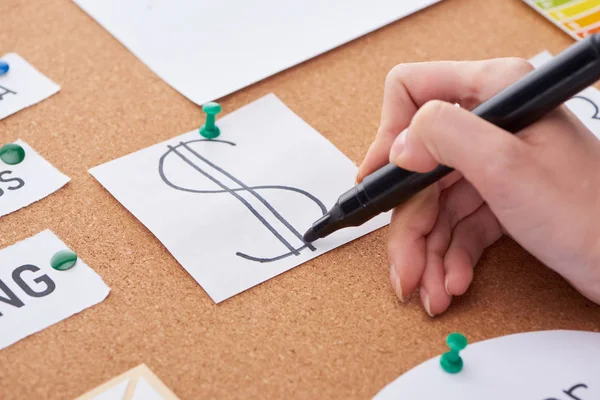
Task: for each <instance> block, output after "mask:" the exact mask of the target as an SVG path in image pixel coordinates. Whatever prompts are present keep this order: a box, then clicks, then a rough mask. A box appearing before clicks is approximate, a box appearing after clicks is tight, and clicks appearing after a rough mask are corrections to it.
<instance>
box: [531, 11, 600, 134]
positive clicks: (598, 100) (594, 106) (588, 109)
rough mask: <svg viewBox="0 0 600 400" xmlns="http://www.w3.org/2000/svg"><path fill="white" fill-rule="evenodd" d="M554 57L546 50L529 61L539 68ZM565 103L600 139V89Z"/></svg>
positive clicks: (593, 89) (582, 92)
mask: <svg viewBox="0 0 600 400" xmlns="http://www.w3.org/2000/svg"><path fill="white" fill-rule="evenodd" d="M599 4H600V3H599ZM552 58H553V56H552V54H551V53H550V52H548V51H544V52H542V53H540V54H538V55H536V56H535V57H533V58H531V59H530V60H529V62H531V64H532V65H533V66H534V67H536V68H537V67H539V66H541V65H543V64H545V63H547V62H548V61H550V60H552ZM565 104H566V106H567V107H568V108H569V109H570V110H571V111H572V112H573V114H575V115H576V116H577V117H578V118H579V119H580V120H581V121H582V122H583V123H584V124H585V126H587V127H588V129H589V130H590V131H592V133H593V134H594V135H596V137H597V138H598V139H600V108H599V107H600V91H599V90H598V89H596V88H595V87H593V86H590V87H588V88H587V89H584V90H583V91H581V92H580V93H579V94H577V95H576V96H574V97H573V98H572V99H571V100H569V101H567V102H566V103H565Z"/></svg>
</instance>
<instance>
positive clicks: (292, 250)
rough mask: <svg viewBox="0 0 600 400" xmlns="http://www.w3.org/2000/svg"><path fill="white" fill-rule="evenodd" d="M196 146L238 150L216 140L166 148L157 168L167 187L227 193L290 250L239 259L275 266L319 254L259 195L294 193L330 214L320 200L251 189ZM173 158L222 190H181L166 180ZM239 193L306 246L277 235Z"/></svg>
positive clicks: (269, 187)
mask: <svg viewBox="0 0 600 400" xmlns="http://www.w3.org/2000/svg"><path fill="white" fill-rule="evenodd" d="M197 142H208V143H213V144H214V145H215V146H217V145H227V146H235V143H233V142H228V141H225V140H216V139H197V140H190V141H187V142H180V143H179V144H178V145H176V146H167V148H168V150H167V152H166V153H165V154H163V155H162V156H161V158H160V160H159V165H158V172H159V174H160V177H161V179H162V180H163V182H165V183H166V184H167V185H168V186H170V187H172V188H173V189H176V190H181V191H184V192H190V193H198V194H219V193H221V194H223V193H227V194H229V195H231V196H233V197H235V198H236V199H237V200H238V201H240V202H241V203H242V204H243V205H244V206H245V207H246V208H247V209H248V211H249V212H250V213H251V214H252V215H253V216H254V217H255V218H256V219H258V220H259V221H260V222H261V223H262V225H263V226H264V227H265V228H267V229H268V230H269V232H270V233H271V234H272V235H273V236H274V237H275V238H277V239H278V240H279V242H280V243H281V244H282V245H283V246H285V247H286V248H287V250H288V251H287V252H286V253H283V254H280V255H277V256H274V257H270V258H261V257H253V256H251V255H248V254H244V253H241V252H236V255H237V256H239V257H242V258H245V259H246V260H250V261H255V262H259V263H267V262H273V261H277V260H281V259H283V258H286V257H289V256H291V255H299V254H300V251H302V250H304V249H309V250H310V251H315V250H316V248H315V247H314V246H313V245H312V244H310V243H306V242H305V241H304V240H303V239H302V234H301V233H300V232H298V230H297V229H296V228H294V227H293V226H292V225H291V224H290V223H289V222H288V221H287V220H286V219H285V218H284V217H283V216H282V215H281V214H280V213H279V212H278V211H277V210H276V209H275V207H273V206H272V205H271V204H270V203H269V202H268V201H267V200H266V199H265V198H264V197H263V196H261V195H260V193H258V192H259V191H261V190H267V189H268V190H273V189H275V190H286V191H291V192H295V193H298V194H300V195H303V196H306V197H307V198H309V199H310V200H312V201H313V202H315V204H316V205H317V206H318V207H319V209H320V210H321V213H322V215H325V214H326V213H327V209H326V208H325V205H324V204H323V203H322V202H321V201H320V200H319V199H318V198H316V197H315V196H313V195H312V194H310V193H308V192H307V191H305V190H302V189H298V188H295V187H290V186H281V185H261V186H248V185H246V184H245V183H244V182H242V181H241V180H240V179H238V178H236V177H235V176H233V175H231V174H230V173H228V172H227V171H225V170H224V169H223V168H221V167H219V166H218V165H217V164H215V163H213V162H211V161H210V160H208V159H207V158H206V157H204V156H202V155H201V154H199V153H198V152H197V151H196V150H194V149H193V148H192V147H191V146H190V144H191V143H197ZM170 155H173V156H176V157H179V158H180V159H181V160H182V161H184V162H185V163H186V164H187V165H189V166H190V167H191V168H193V169H194V170H195V171H197V172H198V173H199V174H201V175H202V176H204V177H205V178H208V179H209V180H210V181H212V182H213V183H214V184H215V185H216V186H218V187H219V189H212V190H211V189H191V188H186V187H182V186H179V185H176V184H175V183H173V182H172V181H170V180H169V178H168V177H167V176H166V174H165V171H164V164H165V159H166V158H167V157H169V156H170ZM211 169H212V170H215V171H217V172H219V173H220V174H222V175H224V176H226V177H227V178H228V179H230V180H231V181H233V182H235V184H236V185H237V187H229V186H227V185H226V184H225V183H223V182H222V181H220V180H219V179H217V178H216V177H215V176H213V175H212V174H211V173H209V172H208V170H211ZM239 192H247V193H249V194H250V195H252V196H253V197H254V198H256V199H257V200H258V201H259V202H261V203H262V204H263V205H264V206H265V208H266V209H267V210H268V211H269V212H270V213H271V214H272V215H273V216H274V217H275V218H276V219H278V220H279V221H280V222H281V224H282V225H283V226H285V227H286V228H287V229H288V230H289V231H290V232H291V234H292V235H293V236H295V237H296V238H298V240H300V241H301V242H302V243H303V244H302V245H301V246H299V247H295V246H293V245H292V244H291V243H290V242H289V241H288V240H286V239H285V238H284V237H283V235H282V234H281V233H280V232H279V231H277V229H275V227H273V225H271V224H270V223H269V222H268V221H267V220H266V219H265V217H264V216H263V215H261V214H260V213H259V212H258V211H257V210H256V208H254V207H253V206H252V204H250V203H249V202H248V201H247V200H246V199H245V198H244V197H242V196H241V195H240V193H239Z"/></svg>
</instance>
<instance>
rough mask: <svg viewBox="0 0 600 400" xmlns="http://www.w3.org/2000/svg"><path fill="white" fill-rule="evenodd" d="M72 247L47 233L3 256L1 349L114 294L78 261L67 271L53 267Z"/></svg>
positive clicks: (5, 251)
mask: <svg viewBox="0 0 600 400" xmlns="http://www.w3.org/2000/svg"><path fill="white" fill-rule="evenodd" d="M65 249H68V247H67V246H66V245H65V244H64V243H63V242H62V241H61V240H60V239H59V238H58V237H56V235H54V233H52V232H51V231H49V230H46V231H43V232H41V233H38V234H37V235H35V236H33V237H30V238H29V239H25V240H23V241H22V242H19V243H17V244H15V245H12V246H9V247H7V248H5V249H2V250H0V266H1V268H0V349H3V348H5V347H7V346H10V345H11V344H13V343H15V342H17V341H19V340H21V339H23V338H25V337H27V336H29V335H31V334H34V333H36V332H39V331H41V330H43V329H45V328H47V327H48V326H50V325H53V324H55V323H57V322H59V321H62V320H63V319H66V318H68V317H70V316H72V315H74V314H77V313H78V312H81V311H83V310H85V309H86V308H88V307H91V306H93V305H95V304H97V303H100V302H101V301H102V300H104V299H105V298H106V296H108V293H109V291H110V289H109V288H108V286H106V284H105V283H104V282H103V281H102V278H100V276H98V275H97V274H96V273H95V272H94V271H93V270H92V269H91V268H90V267H88V266H87V264H85V262H83V260H79V261H78V263H77V265H76V266H75V267H74V268H72V269H70V270H68V271H57V270H55V269H53V268H52V267H51V266H50V259H51V258H52V255H53V254H55V253H56V252H58V251H60V250H65Z"/></svg>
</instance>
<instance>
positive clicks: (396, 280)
mask: <svg viewBox="0 0 600 400" xmlns="http://www.w3.org/2000/svg"><path fill="white" fill-rule="evenodd" d="M390 280H391V281H392V287H393V288H394V292H396V297H398V299H399V300H400V301H402V302H404V297H403V296H402V285H400V277H399V276H398V273H397V272H396V268H395V267H394V264H392V265H390Z"/></svg>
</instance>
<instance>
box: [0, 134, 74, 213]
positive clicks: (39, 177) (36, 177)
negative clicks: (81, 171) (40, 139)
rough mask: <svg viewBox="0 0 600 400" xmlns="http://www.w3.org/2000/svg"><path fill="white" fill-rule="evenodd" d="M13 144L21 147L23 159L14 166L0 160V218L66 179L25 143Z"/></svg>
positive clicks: (39, 198) (49, 190)
mask: <svg viewBox="0 0 600 400" xmlns="http://www.w3.org/2000/svg"><path fill="white" fill-rule="evenodd" d="M15 143H16V144H18V145H20V146H21V147H23V149H24V150H25V159H24V160H23V161H22V162H21V163H19V164H17V165H7V164H4V163H3V162H2V161H1V160H0V217H2V216H3V215H6V214H10V213H11V212H13V211H16V210H18V209H20V208H23V207H25V206H28V205H30V204H31V203H34V202H36V201H38V200H41V199H43V198H44V197H46V196H48V195H50V194H52V193H54V192H56V191H57V190H58V189H60V188H61V187H63V186H64V185H66V184H67V182H69V180H70V179H69V177H68V176H66V175H63V174H62V173H61V172H60V171H59V170H57V169H56V168H54V166H53V165H52V164H50V163H49V162H48V161H46V160H45V159H44V158H43V157H42V156H40V155H39V154H38V153H37V152H36V151H35V150H33V149H32V148H31V147H30V146H29V145H28V144H27V143H25V142H23V141H22V140H17V141H16V142H15Z"/></svg>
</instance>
